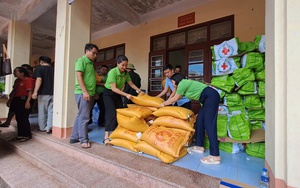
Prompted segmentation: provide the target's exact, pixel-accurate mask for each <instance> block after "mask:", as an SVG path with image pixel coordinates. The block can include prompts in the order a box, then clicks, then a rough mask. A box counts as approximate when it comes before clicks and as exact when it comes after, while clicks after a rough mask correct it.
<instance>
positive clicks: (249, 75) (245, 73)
mask: <svg viewBox="0 0 300 188" xmlns="http://www.w3.org/2000/svg"><path fill="white" fill-rule="evenodd" d="M232 77H233V78H234V81H235V84H236V85H237V86H238V87H242V86H243V85H245V84H246V83H247V82H249V81H254V80H255V74H254V72H253V70H251V69H248V68H240V69H236V70H234V71H233V74H232ZM229 93H230V92H229Z"/></svg>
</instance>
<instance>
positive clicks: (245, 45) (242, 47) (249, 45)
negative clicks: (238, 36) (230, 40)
mask: <svg viewBox="0 0 300 188" xmlns="http://www.w3.org/2000/svg"><path fill="white" fill-rule="evenodd" d="M255 49H256V44H255V43H254V42H240V43H239V53H244V52H251V51H253V50H255Z"/></svg>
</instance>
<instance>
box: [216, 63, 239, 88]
mask: <svg viewBox="0 0 300 188" xmlns="http://www.w3.org/2000/svg"><path fill="white" fill-rule="evenodd" d="M237 70H238V69H237ZM211 85H212V86H214V87H216V88H219V89H221V90H223V91H226V92H227V93H230V92H232V91H233V89H234V86H235V84H234V79H233V78H232V77H231V76H229V75H224V76H215V77H213V78H212V80H211Z"/></svg>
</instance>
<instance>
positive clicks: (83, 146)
mask: <svg viewBox="0 0 300 188" xmlns="http://www.w3.org/2000/svg"><path fill="white" fill-rule="evenodd" d="M81 147H82V148H90V147H91V143H90V142H89V141H87V142H83V143H81Z"/></svg>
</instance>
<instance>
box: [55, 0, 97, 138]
mask: <svg viewBox="0 0 300 188" xmlns="http://www.w3.org/2000/svg"><path fill="white" fill-rule="evenodd" d="M91 5H92V2H91V0H84V1H74V2H73V3H72V5H69V4H68V0H60V1H57V22H56V43H55V78H54V103H53V129H52V135H53V136H55V137H58V138H67V137H69V136H70V135H71V132H72V126H73V123H74V121H75V117H76V114H77V106H76V103H75V98H74V89H75V61H76V59H77V58H79V57H81V56H82V55H84V46H85V44H86V43H89V42H90V38H91V37H90V36H91V34H90V33H91V32H90V28H91V24H90V23H91Z"/></svg>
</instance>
